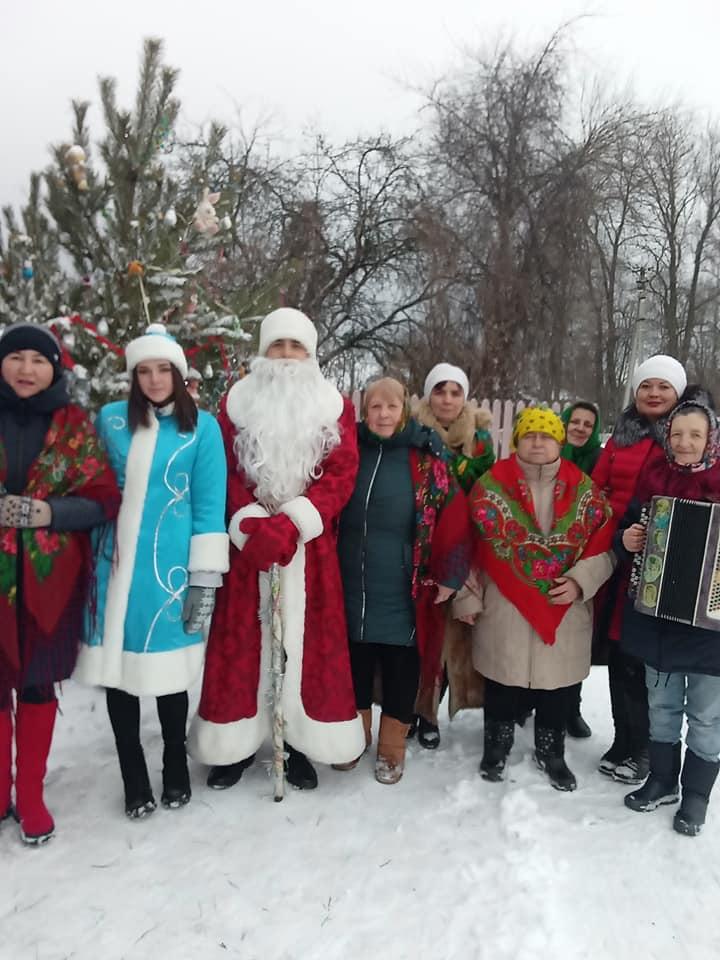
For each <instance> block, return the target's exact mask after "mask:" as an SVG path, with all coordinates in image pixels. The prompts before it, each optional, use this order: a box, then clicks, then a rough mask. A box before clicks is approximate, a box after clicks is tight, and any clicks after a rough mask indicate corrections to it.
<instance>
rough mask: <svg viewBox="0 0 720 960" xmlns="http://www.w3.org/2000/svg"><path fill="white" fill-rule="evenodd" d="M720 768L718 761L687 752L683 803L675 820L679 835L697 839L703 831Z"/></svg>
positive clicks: (684, 765)
mask: <svg viewBox="0 0 720 960" xmlns="http://www.w3.org/2000/svg"><path fill="white" fill-rule="evenodd" d="M719 767H720V761H718V760H715V761H714V762H711V761H709V760H701V759H700V757H698V756H697V754H695V753H693V752H692V750H686V751H685V762H684V763H683V768H682V777H681V780H682V803H681V804H680V809H679V810H678V812H677V813H676V814H675V818H674V819H673V827H674V829H675V830H677V832H678V833H682V834H684V835H685V836H686V837H696V836H697V835H698V834H699V833H700V831H701V830H702V828H703V824H704V823H705V815H706V813H707V808H708V803H709V802H710V794H711V793H712V788H713V786H714V784H715V779H716V778H717V775H718V768H719Z"/></svg>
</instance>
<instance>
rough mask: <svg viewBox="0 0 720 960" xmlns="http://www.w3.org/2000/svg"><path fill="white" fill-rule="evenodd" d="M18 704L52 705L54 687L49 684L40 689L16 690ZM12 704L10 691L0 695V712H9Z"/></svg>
mask: <svg viewBox="0 0 720 960" xmlns="http://www.w3.org/2000/svg"><path fill="white" fill-rule="evenodd" d="M17 699H18V703H52V701H53V700H54V699H55V685H54V684H52V683H50V684H47V685H45V686H42V687H25V689H24V690H18V694H17ZM11 703H12V691H11V690H8V691H6V692H4V693H2V694H0V711H4V710H9V709H10V705H11Z"/></svg>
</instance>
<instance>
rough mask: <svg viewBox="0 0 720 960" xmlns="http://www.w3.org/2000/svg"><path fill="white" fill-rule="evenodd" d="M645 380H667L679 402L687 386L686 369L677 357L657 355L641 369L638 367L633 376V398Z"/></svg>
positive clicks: (642, 365)
mask: <svg viewBox="0 0 720 960" xmlns="http://www.w3.org/2000/svg"><path fill="white" fill-rule="evenodd" d="M643 380H665V381H666V383H669V384H670V386H671V387H673V388H674V389H675V393H676V394H677V395H678V400H679V399H680V397H682V395H683V393H685V387H686V386H687V374H686V373H685V367H683V365H682V364H681V363H680V361H679V360H676V359H675V357H668V356H666V355H665V354H664V353H657V354H655V356H654V357H648V359H647V360H644V361H643V362H642V363H641V364H640V366H639V367H636V369H635V372H634V373H633V376H632V392H633V396H635V394H636V393H637V389H638V387H639V386H640V384H641V383H642V382H643Z"/></svg>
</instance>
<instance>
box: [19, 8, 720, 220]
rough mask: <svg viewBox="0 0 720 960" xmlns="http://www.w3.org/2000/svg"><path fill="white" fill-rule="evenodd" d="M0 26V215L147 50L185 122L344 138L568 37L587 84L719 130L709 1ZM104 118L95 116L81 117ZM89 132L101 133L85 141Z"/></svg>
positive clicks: (85, 18) (405, 116)
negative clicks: (485, 63) (569, 28)
mask: <svg viewBox="0 0 720 960" xmlns="http://www.w3.org/2000/svg"><path fill="white" fill-rule="evenodd" d="M2 7H3V9H2V15H1V16H0V50H1V53H0V91H1V93H0V121H1V123H0V131H2V139H1V142H2V153H1V155H0V156H1V157H2V160H1V162H0V203H7V202H11V203H18V202H19V201H21V200H22V198H23V196H24V193H25V190H26V184H27V177H28V173H29V172H30V170H32V169H38V168H41V167H43V166H44V165H45V163H46V162H47V159H48V151H47V145H48V143H50V142H53V141H67V139H68V138H69V132H70V109H69V101H70V99H71V98H73V97H75V98H80V99H88V100H91V101H93V103H95V104H96V103H97V76H98V75H101V74H110V75H112V76H115V77H117V78H118V81H119V94H120V102H121V104H122V103H128V104H129V102H130V98H131V96H132V94H133V91H134V89H135V81H136V77H137V68H138V61H139V54H140V49H141V43H142V38H143V37H146V36H159V37H162V38H164V40H165V41H166V58H167V61H168V62H169V63H170V64H171V65H172V66H176V67H179V68H180V70H181V76H180V81H179V85H178V88H177V92H178V94H179V96H180V98H181V100H182V104H183V107H182V119H183V121H185V122H197V123H199V122H201V121H203V120H204V119H206V118H208V117H218V118H220V119H223V120H225V121H231V120H232V118H233V117H234V116H236V112H237V106H238V105H239V106H241V107H242V111H243V115H244V116H245V117H246V118H247V120H248V121H249V122H252V121H253V120H255V119H256V118H257V117H258V116H266V115H270V116H271V117H272V128H273V130H274V131H276V132H278V133H281V134H287V136H288V137H290V138H293V137H295V136H297V135H298V133H300V132H301V131H302V130H303V129H304V128H308V127H312V126H316V127H318V128H320V129H323V130H325V131H327V132H328V133H330V134H331V135H332V136H336V137H344V136H350V135H353V134H355V133H360V132H370V131H374V130H377V129H378V128H380V127H382V128H385V129H390V130H391V131H394V132H398V133H401V132H405V131H407V130H409V129H412V128H414V127H415V126H416V125H417V123H418V118H417V108H418V98H417V96H416V95H414V94H413V93H412V89H411V88H412V87H416V86H422V85H424V84H427V83H428V82H429V81H430V80H431V79H433V78H436V77H438V76H439V75H441V74H443V73H444V72H447V71H448V70H451V69H452V67H453V64H457V63H458V62H459V61H460V60H461V57H462V51H463V49H466V48H468V47H477V46H479V45H482V44H483V43H488V42H492V41H493V40H495V39H496V38H497V37H498V35H504V36H508V37H509V36H514V37H516V38H517V39H518V41H519V42H521V43H529V42H540V41H542V40H545V39H547V37H548V36H549V35H550V33H551V32H552V30H553V29H555V28H556V27H557V26H558V25H559V24H561V23H563V22H564V21H566V20H568V19H571V18H573V17H577V16H579V15H581V14H590V16H589V17H587V18H586V19H583V20H582V21H581V22H579V23H578V24H577V25H576V26H575V28H574V29H573V33H572V37H573V44H574V46H575V48H576V52H577V57H578V62H579V64H580V66H581V68H582V70H583V71H584V72H585V73H586V74H587V75H588V76H600V77H601V78H603V79H604V80H605V81H606V82H609V83H610V84H611V85H612V84H617V85H624V84H626V83H632V85H633V87H634V89H635V91H636V93H637V94H638V96H640V97H642V98H643V99H646V100H648V101H650V102H652V103H653V104H654V105H658V104H662V103H665V102H668V101H674V100H677V99H681V100H684V101H686V102H688V103H689V104H691V105H693V106H697V107H698V108H700V109H702V110H706V111H710V112H716V113H717V115H718V117H720V58H719V57H718V49H717V48H718V35H719V31H718V27H719V26H720V13H718V5H717V3H711V2H709V0H674V2H671V0H654V2H653V0H596V2H594V3H592V2H579V0H498V2H493V3H490V2H488V0H355V2H352V0H344V2H343V0H253V2H247V0H232V2H229V0H215V2H214V3H212V4H207V6H205V5H204V4H202V3H197V2H195V3H185V2H183V0H123V2H117V0H95V2H94V3H92V2H85V3H67V2H62V0H25V2H23V3H14V2H11V0H5V2H4V3H3V4H2ZM91 116H92V117H93V118H97V117H98V116H99V111H98V110H97V109H94V110H93V113H92V114H91ZM95 129H97V127H96V128H95Z"/></svg>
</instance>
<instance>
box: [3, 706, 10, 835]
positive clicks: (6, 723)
mask: <svg viewBox="0 0 720 960" xmlns="http://www.w3.org/2000/svg"><path fill="white" fill-rule="evenodd" d="M11 789H12V714H11V713H10V708H8V709H7V710H0V821H1V820H4V819H5V818H6V817H9V816H10V814H11V813H12V807H11V805H10V804H11V800H10V790H11Z"/></svg>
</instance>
